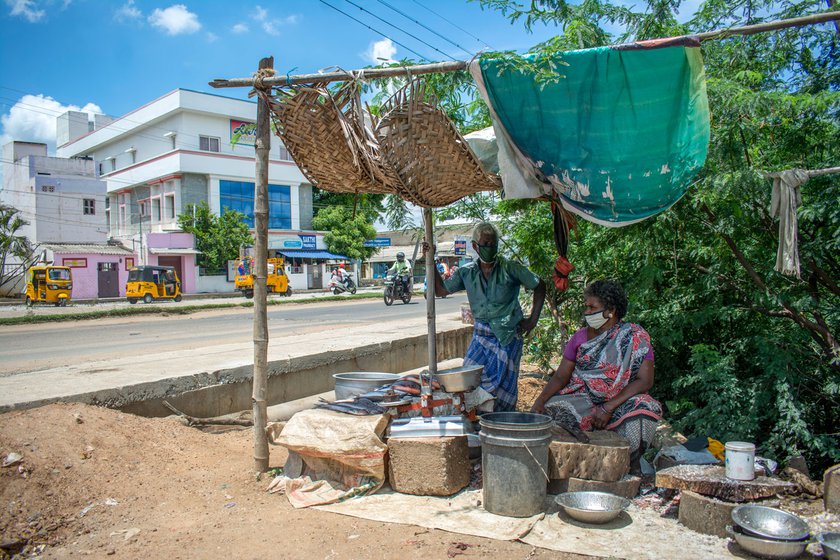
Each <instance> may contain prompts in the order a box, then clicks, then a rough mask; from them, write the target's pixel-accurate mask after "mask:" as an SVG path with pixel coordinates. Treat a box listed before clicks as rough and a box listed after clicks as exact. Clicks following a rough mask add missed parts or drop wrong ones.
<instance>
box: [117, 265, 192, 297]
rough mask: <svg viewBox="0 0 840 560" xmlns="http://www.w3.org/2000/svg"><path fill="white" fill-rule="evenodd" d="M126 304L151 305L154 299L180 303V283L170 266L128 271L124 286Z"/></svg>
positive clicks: (145, 267)
mask: <svg viewBox="0 0 840 560" xmlns="http://www.w3.org/2000/svg"><path fill="white" fill-rule="evenodd" d="M125 297H126V298H127V299H128V303H131V304H134V303H137V302H138V301H139V300H141V299H142V300H143V302H144V303H152V301H154V300H156V299H171V300H175V301H181V281H180V280H178V274H177V273H176V272H175V268H174V267H171V266H136V267H134V268H131V269H129V271H128V282H127V283H126V285H125Z"/></svg>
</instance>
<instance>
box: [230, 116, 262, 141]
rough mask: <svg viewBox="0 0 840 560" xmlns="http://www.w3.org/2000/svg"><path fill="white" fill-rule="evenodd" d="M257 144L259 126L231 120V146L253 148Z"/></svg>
mask: <svg viewBox="0 0 840 560" xmlns="http://www.w3.org/2000/svg"><path fill="white" fill-rule="evenodd" d="M256 143H257V125H256V123H252V122H248V121H238V120H235V119H230V144H231V146H236V145H239V146H253V145H255V144H256Z"/></svg>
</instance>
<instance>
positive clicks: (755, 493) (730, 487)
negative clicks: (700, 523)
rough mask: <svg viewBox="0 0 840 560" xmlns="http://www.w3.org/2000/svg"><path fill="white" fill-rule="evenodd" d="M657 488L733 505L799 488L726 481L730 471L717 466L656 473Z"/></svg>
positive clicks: (759, 480) (765, 481) (771, 481)
mask: <svg viewBox="0 0 840 560" xmlns="http://www.w3.org/2000/svg"><path fill="white" fill-rule="evenodd" d="M656 486H658V487H660V488H671V489H673V490H689V491H691V492H696V493H698V494H702V495H703V496H711V497H713V498H718V499H720V500H726V501H729V502H749V501H753V500H760V499H762V498H770V497H772V496H775V495H776V494H780V493H784V492H787V491H788V490H792V489H794V488H795V485H794V484H791V483H790V482H787V481H784V480H780V479H778V478H768V477H766V476H757V477H755V479H754V480H748V481H746V480H733V479H731V478H726V469H725V468H724V467H717V466H713V465H679V466H676V467H671V468H668V469H663V470H661V471H657V472H656Z"/></svg>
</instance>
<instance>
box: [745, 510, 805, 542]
mask: <svg viewBox="0 0 840 560" xmlns="http://www.w3.org/2000/svg"><path fill="white" fill-rule="evenodd" d="M732 521H733V522H734V523H735V525H738V526H739V527H741V528H742V529H743V530H744V533H746V534H749V535H753V536H756V537H758V538H760V539H774V540H778V541H801V540H804V539H807V538H808V537H809V536H810V534H811V533H810V530H809V529H808V524H807V523H805V522H804V521H802V520H801V519H799V518H798V517H796V516H795V515H793V514H792V513H787V512H785V511H782V510H780V509H776V508H771V507H766V506H754V505H743V506H738V507H736V508H735V509H733V510H732Z"/></svg>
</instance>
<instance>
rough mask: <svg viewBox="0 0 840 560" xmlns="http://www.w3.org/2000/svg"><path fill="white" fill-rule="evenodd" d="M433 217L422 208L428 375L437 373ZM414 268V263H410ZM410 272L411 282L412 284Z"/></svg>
mask: <svg viewBox="0 0 840 560" xmlns="http://www.w3.org/2000/svg"><path fill="white" fill-rule="evenodd" d="M432 219H433V215H432V209H431V208H423V225H425V226H426V243H428V244H429V250H428V251H426V322H427V323H428V325H429V334H428V336H429V338H428V341H429V342H428V344H429V373H430V374H432V375H435V374H436V373H437V363H438V362H437V335H436V332H435V331H436V326H435V239H434V233H435V227H434V223H433V222H432ZM412 266H414V263H412ZM413 278H414V276H413V271H412V282H413Z"/></svg>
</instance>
